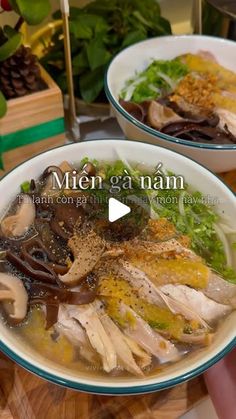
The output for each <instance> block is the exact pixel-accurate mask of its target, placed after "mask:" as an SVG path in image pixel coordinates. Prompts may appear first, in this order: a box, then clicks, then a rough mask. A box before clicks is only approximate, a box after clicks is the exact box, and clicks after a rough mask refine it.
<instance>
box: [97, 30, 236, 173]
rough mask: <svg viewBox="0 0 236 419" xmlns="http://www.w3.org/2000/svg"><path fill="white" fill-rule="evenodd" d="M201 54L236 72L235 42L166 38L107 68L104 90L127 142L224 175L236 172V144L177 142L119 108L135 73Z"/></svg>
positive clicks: (121, 57)
mask: <svg viewBox="0 0 236 419" xmlns="http://www.w3.org/2000/svg"><path fill="white" fill-rule="evenodd" d="M200 50H204V51H210V52H211V53H212V54H214V56H215V57H216V59H217V60H218V62H219V63H220V64H222V65H223V66H225V67H227V68H229V69H230V70H233V71H235V72H236V62H235V56H236V42H233V41H227V40H224V39H220V38H213V37H208V36H197V35H192V36H165V37H161V38H152V39H149V40H147V41H143V42H140V43H138V44H135V45H132V46H131V47H129V48H127V49H125V50H123V51H122V52H121V53H119V54H118V55H117V56H116V57H115V58H114V59H113V61H112V62H111V64H110V66H109V68H108V71H107V74H106V77H105V90H106V94H107V97H108V100H109V102H110V103H111V106H112V108H113V110H114V114H115V116H116V117H117V120H118V122H119V124H120V126H121V128H122V130H123V131H124V134H125V136H126V137H127V138H129V139H131V140H138V141H146V142H149V143H151V144H156V145H160V146H164V147H168V148H170V149H171V150H175V151H178V152H179V153H182V154H185V155H186V156H188V157H191V158H193V159H195V160H197V161H198V162H200V163H202V164H204V165H205V166H207V167H208V168H209V169H210V170H212V171H214V172H216V173H219V172H225V171H229V170H233V169H235V168H236V144H234V145H222V146H221V145H210V144H200V143H194V142H191V141H186V140H180V139H176V138H174V137H171V136H169V135H165V134H163V133H160V132H158V131H156V130H155V129H153V128H149V127H148V126H146V125H145V124H143V123H141V122H139V121H137V120H136V119H135V118H133V117H132V116H131V115H130V114H129V113H128V112H126V111H125V110H124V109H123V108H122V106H121V105H120V104H119V96H120V92H121V90H122V88H123V87H124V85H125V82H126V81H127V80H129V79H130V78H131V77H133V76H134V74H135V72H136V71H138V72H139V71H142V70H144V69H146V68H147V66H148V65H149V64H150V62H151V61H152V60H153V59H162V60H168V59H172V58H175V57H177V56H178V55H181V54H186V53H189V52H191V53H193V54H194V53H197V52H199V51H200Z"/></svg>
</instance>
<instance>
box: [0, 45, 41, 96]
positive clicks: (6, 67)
mask: <svg viewBox="0 0 236 419" xmlns="http://www.w3.org/2000/svg"><path fill="white" fill-rule="evenodd" d="M45 87H46V86H45V83H44V82H43V80H42V78H41V74H40V68H39V65H38V60H37V57H36V56H35V55H33V54H32V51H31V49H30V48H28V47H24V46H23V45H22V46H21V47H20V48H19V49H18V50H17V51H16V53H15V54H14V55H12V56H11V57H10V58H8V59H7V60H6V61H4V62H3V63H1V67H0V90H1V91H2V93H3V94H4V96H5V97H6V99H13V98H17V97H21V96H25V95H28V94H30V93H34V92H38V91H39V90H43V89H45Z"/></svg>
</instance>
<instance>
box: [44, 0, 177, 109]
mask: <svg viewBox="0 0 236 419" xmlns="http://www.w3.org/2000/svg"><path fill="white" fill-rule="evenodd" d="M53 18H54V20H55V22H56V25H55V31H54V34H53V35H52V36H51V37H50V38H48V39H47V42H44V44H43V45H44V46H43V48H42V58H41V63H42V64H43V66H44V67H45V68H46V69H47V71H48V72H49V74H50V75H51V76H52V77H53V79H54V80H55V81H56V83H57V84H58V85H59V86H60V87H61V89H62V91H63V93H67V83H66V70H65V63H64V55H63V37H62V27H60V26H59V25H58V23H59V19H60V18H61V13H60V11H57V12H56V13H54V15H53ZM50 27H52V25H51V24H50ZM169 34H171V26H170V24H169V22H168V21H167V20H166V19H165V18H163V16H162V15H161V10H160V6H159V4H158V2H157V1H156V0H145V1H144V0H95V1H92V2H90V3H89V4H88V5H86V6H85V7H82V8H78V7H71V10H70V35H71V49H72V59H73V75H74V86H75V95H76V97H77V98H78V99H79V100H80V102H79V107H78V109H79V111H80V114H81V113H82V114H83V111H85V112H86V110H89V109H90V110H91V113H93V112H95V113H96V107H97V104H99V107H100V109H101V110H102V109H103V108H102V107H101V104H102V103H106V102H107V101H106V96H105V93H104V84H103V83H104V73H105V71H106V68H107V66H108V64H109V62H110V61H111V60H112V58H113V57H114V56H115V55H116V54H117V53H119V52H120V51H121V50H122V49H124V48H126V47H128V46H130V45H132V44H134V43H136V42H139V41H143V40H145V39H147V38H150V37H155V36H163V35H169ZM81 100H82V101H83V103H81ZM103 106H104V105H103ZM107 108H108V106H107ZM108 109H109V108H108Z"/></svg>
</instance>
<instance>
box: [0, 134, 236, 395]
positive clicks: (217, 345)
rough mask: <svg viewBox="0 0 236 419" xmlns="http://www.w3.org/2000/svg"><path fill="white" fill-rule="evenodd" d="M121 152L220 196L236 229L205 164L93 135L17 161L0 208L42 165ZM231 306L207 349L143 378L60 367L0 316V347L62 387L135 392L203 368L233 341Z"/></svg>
mask: <svg viewBox="0 0 236 419" xmlns="http://www.w3.org/2000/svg"><path fill="white" fill-rule="evenodd" d="M117 151H118V152H119V156H124V157H125V158H126V159H128V160H133V161H135V162H140V163H144V164H145V165H149V166H151V167H156V165H157V163H159V162H162V163H163V165H164V168H166V169H169V170H171V171H173V172H175V173H176V174H182V175H183V176H184V177H185V179H186V180H187V181H188V183H189V184H191V185H192V186H193V188H195V189H196V190H199V191H201V192H202V193H203V194H205V195H208V194H210V195H212V196H214V197H219V198H220V200H219V204H218V206H217V210H218V212H219V214H223V215H224V217H227V219H228V220H230V221H231V225H232V228H233V227H234V228H235V229H236V220H235V212H236V198H235V195H234V194H233V193H232V191H231V190H230V189H229V188H228V187H227V186H226V185H225V184H224V183H223V182H222V181H221V180H219V179H218V178H217V177H216V176H215V175H213V174H212V173H211V172H209V171H208V170H207V169H205V168H204V167H202V166H200V165H199V164H197V163H195V162H194V161H192V160H190V159H187V158H186V157H184V156H182V155H180V154H178V153H174V152H173V151H170V150H167V149H165V148H161V147H157V146H152V145H149V144H145V143H140V142H139V143H137V142H131V141H118V140H97V141H89V142H84V143H80V144H73V145H67V146H63V147H60V148H57V149H54V150H51V151H48V152H46V153H44V154H41V155H39V156H37V157H34V158H33V159H31V160H29V161H27V162H25V163H24V164H22V165H20V166H18V167H17V168H16V169H15V170H13V171H12V172H11V173H10V174H8V175H7V176H6V177H4V178H3V179H2V180H1V181H0V196H1V203H0V213H2V211H3V210H4V208H6V207H7V205H8V204H9V202H10V201H11V200H12V199H13V198H14V197H15V196H16V194H17V193H18V192H19V185H20V184H21V183H22V182H24V181H25V180H28V179H31V178H37V177H38V176H39V175H40V174H41V173H42V170H43V169H44V168H46V167H47V166H49V165H57V164H59V163H61V162H62V161H63V160H65V159H66V160H68V161H69V162H79V161H80V159H82V158H83V157H89V158H95V159H98V160H109V161H113V160H117V158H118V157H117ZM235 324H236V312H234V313H233V314H232V315H231V316H230V317H228V318H227V320H226V321H225V322H224V323H223V325H222V327H221V328H220V330H219V332H218V334H217V336H216V338H215V340H214V343H213V344H212V345H211V346H210V347H207V348H206V349H203V350H199V351H196V352H195V353H194V354H193V355H192V356H191V357H188V358H186V359H183V360H182V361H180V362H179V363H176V364H174V365H173V366H170V367H168V368H167V369H166V370H165V371H163V372H160V373H158V374H157V375H156V376H155V377H147V378H144V379H137V378H133V377H130V378H118V377H105V376H104V377H92V376H91V375H89V374H86V373H84V372H81V373H78V372H75V371H72V370H68V369H66V368H64V367H61V366H59V365H57V364H55V363H53V362H51V361H48V360H47V359H45V358H44V357H43V356H42V355H40V348H39V351H38V352H36V351H35V350H34V349H32V348H31V347H30V346H29V345H28V344H26V343H25V342H24V341H23V340H21V339H18V338H16V337H15V335H14V333H13V332H12V330H10V329H9V328H7V327H6V326H5V325H4V324H3V323H2V322H0V350H2V351H3V352H5V353H6V354H7V355H8V356H9V357H10V358H12V359H14V360H15V361H16V362H17V363H19V364H20V365H22V366H23V367H25V368H26V369H28V370H29V371H31V372H33V373H36V374H38V375H40V376H41V377H43V378H45V379H47V380H50V381H52V382H54V383H57V384H61V385H64V386H66V387H70V388H74V389H78V390H82V391H87V392H94V393H103V394H139V393H145V392H151V391H155V390H161V389H164V388H167V387H171V386H174V385H176V384H179V383H181V382H183V381H185V380H188V379H190V378H192V377H195V376H196V375H198V374H200V373H202V372H203V371H205V370H206V369H207V368H209V367H210V366H211V365H213V364H214V363H215V362H217V361H218V360H219V359H221V358H222V357H223V356H224V355H226V354H227V353H228V352H229V351H230V350H231V349H232V348H233V347H234V346H235V345H236V328H235Z"/></svg>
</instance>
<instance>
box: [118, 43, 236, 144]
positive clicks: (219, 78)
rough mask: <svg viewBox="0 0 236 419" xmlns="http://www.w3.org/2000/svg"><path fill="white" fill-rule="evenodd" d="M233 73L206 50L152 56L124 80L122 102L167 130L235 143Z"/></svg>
mask: <svg viewBox="0 0 236 419" xmlns="http://www.w3.org/2000/svg"><path fill="white" fill-rule="evenodd" d="M235 86H236V73H235V72H233V71H230V70H228V69H227V68H225V67H223V66H221V65H220V64H219V63H218V62H217V60H216V58H215V57H214V56H213V55H212V54H211V53H210V52H209V51H199V53H198V54H191V53H189V54H184V55H181V56H178V57H176V58H174V59H173V60H153V61H152V62H151V64H150V65H149V66H148V67H147V68H146V69H145V70H144V71H142V72H140V73H136V74H134V76H133V77H132V78H131V79H129V80H127V82H126V83H125V86H124V88H123V89H122V91H121V92H120V104H121V105H122V106H123V108H124V109H125V110H126V111H127V112H128V113H130V114H131V115H132V116H133V117H134V118H136V119H138V120H139V121H140V122H142V123H144V124H145V125H147V126H149V127H151V128H153V129H156V130H157V131H160V132H162V133H163V134H166V135H171V136H173V137H176V138H181V139H183V140H188V141H193V142H195V143H206V144H229V145H233V144H235V143H236V87H235Z"/></svg>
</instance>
